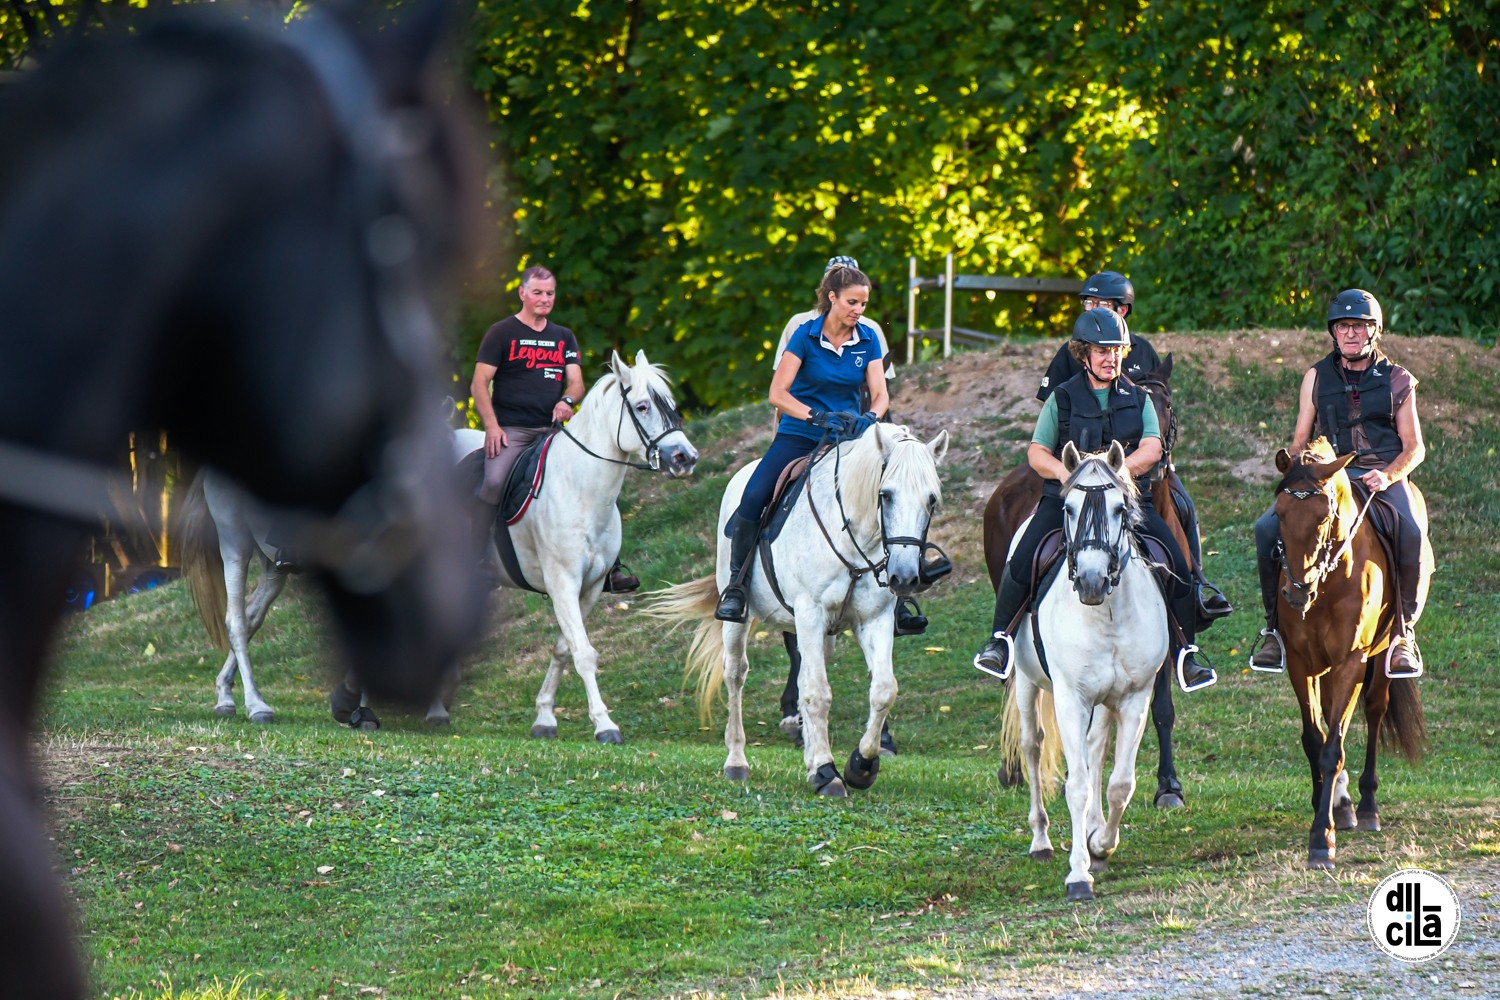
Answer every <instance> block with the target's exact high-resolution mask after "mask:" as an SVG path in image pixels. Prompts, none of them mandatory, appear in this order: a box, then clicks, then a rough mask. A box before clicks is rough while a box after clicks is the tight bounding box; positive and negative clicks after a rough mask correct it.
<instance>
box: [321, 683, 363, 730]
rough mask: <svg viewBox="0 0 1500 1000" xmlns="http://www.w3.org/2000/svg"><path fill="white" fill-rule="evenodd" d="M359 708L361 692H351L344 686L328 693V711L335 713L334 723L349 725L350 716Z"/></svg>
mask: <svg viewBox="0 0 1500 1000" xmlns="http://www.w3.org/2000/svg"><path fill="white" fill-rule="evenodd" d="M358 707H359V692H358V691H350V690H349V689H348V688H346V687H344V686H343V685H342V684H341V685H339V686H338V687H336V688H334V689H333V690H332V691H329V692H328V710H329V711H330V712H332V713H333V721H334V722H342V723H343V724H344V725H346V726H347V725H348V724H349V716H351V715H353V714H354V710H355V709H356V708H358Z"/></svg>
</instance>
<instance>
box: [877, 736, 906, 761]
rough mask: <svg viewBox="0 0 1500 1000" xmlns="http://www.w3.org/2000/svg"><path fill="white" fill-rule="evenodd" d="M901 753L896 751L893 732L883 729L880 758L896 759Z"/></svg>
mask: <svg viewBox="0 0 1500 1000" xmlns="http://www.w3.org/2000/svg"><path fill="white" fill-rule="evenodd" d="M900 753H901V751H900V750H897V749H896V738H895V737H894V736H892V735H891V731H890V730H889V729H882V730H881V731H880V756H882V757H895V756H898V755H899V754H900Z"/></svg>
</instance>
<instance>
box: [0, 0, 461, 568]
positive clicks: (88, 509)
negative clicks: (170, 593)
mask: <svg viewBox="0 0 1500 1000" xmlns="http://www.w3.org/2000/svg"><path fill="white" fill-rule="evenodd" d="M265 30H266V34H267V37H269V38H270V39H271V40H272V41H273V42H275V43H276V44H280V45H283V46H285V47H286V48H287V49H290V50H291V51H292V52H294V53H296V54H297V55H298V56H299V57H300V58H301V59H302V62H303V64H304V65H305V66H306V67H307V68H308V70H309V72H310V73H311V75H312V77H313V79H314V80H315V82H316V84H317V86H318V89H319V90H321V91H322V94H323V97H324V98H325V100H326V102H327V105H328V109H329V112H330V114H331V117H332V118H333V121H334V124H335V127H336V129H337V132H338V137H339V139H340V141H341V143H342V145H343V146H344V147H345V150H346V151H347V154H348V156H349V158H350V160H351V165H352V173H353V181H352V184H353V188H354V200H355V203H356V205H357V206H358V211H359V214H360V218H361V219H362V222H363V227H364V231H363V233H362V234H361V236H362V239H360V240H359V244H360V246H361V247H362V248H363V251H364V257H365V263H366V264H367V265H368V266H369V269H370V271H371V273H372V274H373V276H374V296H375V300H376V301H375V316H376V324H375V325H376V326H377V328H378V329H379V331H380V333H381V335H382V337H383V339H384V340H385V342H386V343H387V345H388V346H389V347H390V349H391V352H392V354H393V355H394V357H395V359H396V361H397V363H398V364H400V365H401V366H402V367H403V368H405V369H406V370H407V371H408V372H409V373H410V374H412V375H413V376H414V380H415V381H418V382H420V381H421V379H420V378H416V376H418V375H419V373H420V372H421V371H422V370H423V369H424V368H425V367H426V366H427V365H428V364H429V363H430V362H429V361H428V359H427V353H428V350H427V348H428V346H429V345H431V344H433V343H436V334H437V324H436V321H435V320H434V319H433V316H432V312H431V310H430V308H429V307H428V303H427V299H426V296H425V295H423V294H422V293H421V291H420V288H421V282H420V276H419V273H418V266H417V243H418V235H417V225H416V223H415V221H414V220H413V219H412V217H411V215H410V214H408V213H407V212H404V211H402V210H401V209H400V208H399V207H398V204H399V199H398V198H397V196H396V193H395V191H394V190H393V187H394V184H393V178H394V176H395V174H396V173H397V172H398V169H399V167H400V166H401V165H402V163H403V162H404V161H405V162H409V161H411V160H413V159H414V158H415V154H416V152H417V147H418V143H417V141H416V139H415V137H416V136H417V135H418V134H419V132H420V130H418V129H416V128H414V116H415V113H414V112H392V111H388V110H387V109H385V108H383V107H381V106H380V103H379V102H378V100H377V98H376V95H377V94H378V93H379V87H378V84H377V83H376V80H375V78H374V75H373V74H372V73H371V71H370V69H369V67H368V65H367V63H366V61H365V59H364V58H363V57H362V56H361V55H360V53H359V50H358V48H357V46H356V43H355V42H354V40H353V39H352V38H351V37H350V36H349V35H348V33H347V32H346V31H345V30H344V29H343V28H342V27H341V26H340V25H339V24H338V23H337V22H336V21H335V20H334V19H332V18H330V17H327V16H325V15H320V14H318V13H317V12H316V11H313V12H311V13H309V15H308V16H306V17H304V18H301V19H300V20H299V21H298V23H297V25H296V26H295V27H294V28H293V29H292V30H289V31H283V30H281V28H280V27H279V26H277V27H268V28H266V29H265ZM420 447H421V445H420V443H419V441H418V439H417V435H416V433H415V431H414V430H413V431H408V432H406V433H403V434H401V435H398V436H396V437H395V438H393V439H392V440H391V441H390V443H389V444H388V445H387V447H386V448H385V451H384V454H383V455H382V456H381V465H382V467H381V469H379V470H378V471H377V475H376V477H375V478H373V479H372V480H371V481H369V482H367V483H366V484H365V485H364V486H362V487H360V488H359V489H358V490H356V491H355V492H354V494H352V495H351V496H350V498H349V499H348V500H347V501H346V502H345V503H344V505H343V506H342V507H341V508H340V510H339V511H338V512H337V513H336V514H334V515H332V516H326V515H322V514H319V513H311V512H307V511H303V510H298V509H295V508H278V517H283V518H284V519H285V521H286V522H287V525H288V529H289V530H291V531H292V532H293V533H294V536H295V537H296V538H297V539H298V541H297V543H296V544H297V547H298V551H299V558H300V559H302V560H303V561H306V562H308V563H310V564H314V565H317V566H319V567H321V568H323V569H326V570H328V571H330V572H332V573H333V574H334V575H335V576H337V578H338V579H339V581H340V583H341V584H342V585H343V586H344V587H346V588H347V589H348V590H350V591H351V592H354V593H372V592H374V591H377V590H381V589H384V588H385V587H386V586H388V585H389V584H390V582H391V581H392V580H393V579H395V578H396V577H397V576H398V575H400V573H401V572H402V571H403V570H404V569H405V568H406V567H407V566H408V565H409V564H410V562H411V560H412V559H413V558H414V557H415V556H416V555H417V554H418V553H419V552H420V551H421V550H422V539H421V532H420V531H419V530H418V529H417V526H416V519H415V512H416V510H417V509H418V508H419V507H420V506H421V504H420V491H421V490H422V488H423V485H424V484H422V483H421V482H419V481H417V477H416V475H415V474H414V473H412V472H411V471H409V470H411V469H413V468H415V466H413V465H412V464H410V462H409V459H410V457H411V453H412V452H414V451H416V450H417V449H419V448H420ZM123 481H124V476H123V474H121V473H119V472H117V471H116V470H115V469H113V468H111V467H109V466H105V465H102V464H99V463H96V462H93V461H89V460H84V459H76V458H72V457H70V456H66V455H59V454H54V453H51V452H46V451H41V450H38V449H33V448H30V447H27V446H24V445H19V444H14V443H10V442H5V441H0V500H4V501H9V502H11V503H16V504H19V505H21V506H25V507H29V508H32V509H34V510H40V511H42V512H44V513H49V514H56V515H60V516H62V517H65V518H68V519H70V520H75V521H82V522H84V523H91V522H93V521H95V520H97V519H98V518H100V517H106V516H108V515H109V514H110V512H112V511H113V512H114V513H116V514H118V515H119V516H120V517H121V518H122V519H123V520H126V521H132V522H143V521H144V516H143V514H142V513H141V512H140V511H139V510H128V509H126V508H125V507H124V505H123V504H121V503H119V502H118V501H117V500H116V496H117V495H124V494H128V490H127V489H125V488H124V487H123V485H122V484H123Z"/></svg>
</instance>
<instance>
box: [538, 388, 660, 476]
mask: <svg viewBox="0 0 1500 1000" xmlns="http://www.w3.org/2000/svg"><path fill="white" fill-rule="evenodd" d="M615 378H616V385H618V386H619V389H620V416H619V419H618V420H617V421H616V422H615V447H617V448H619V449H620V450H621V451H622V452H624V453H625V454H627V455H628V454H630V451H629V450H628V449H627V448H626V447H625V444H624V442H622V441H621V440H620V434H621V433H622V432H623V431H624V430H625V415H626V414H627V413H628V414H629V415H630V422H631V424H632V425H634V427H635V433H636V436H637V437H638V438H640V441H641V447H643V448H644V449H645V450H646V461H645V463H644V464H643V463H641V462H631V461H629V460H625V459H619V458H610V457H609V456H608V455H601V454H599V453H598V452H596V451H594V450H593V449H592V448H590V447H589V446H588V445H586V444H584V443H583V442H582V441H580V440H578V437H577V436H576V435H575V434H574V433H573V432H572V431H570V430H568V428H567V425H566V424H564V425H563V426H562V428H561V429H562V432H563V434H565V435H566V436H567V438H568V440H569V441H572V442H573V443H574V444H576V445H577V446H578V447H580V448H582V449H583V451H584V454H586V455H591V456H593V457H594V458H597V459H598V460H599V461H601V462H610V463H612V464H614V465H624V466H628V467H629V468H632V469H640V470H641V471H643V472H660V471H661V442H662V439H663V438H666V437H668V436H670V435H672V434H675V433H677V432H678V431H680V430H682V417H681V415H679V414H678V412H677V408H676V407H675V406H673V405H672V403H671V402H670V401H669V400H668V399H667V398H666V397H664V396H663V395H662V394H661V393H659V392H657V391H656V390H655V389H647V390H646V394H647V396H648V398H649V399H650V400H651V405H652V406H653V407H654V408H655V410H656V412H657V415H658V416H660V417H661V421H662V426H663V430H662V432H661V433H660V434H657V435H656V436H655V437H652V436H651V433H650V431H648V430H646V425H645V424H643V423H641V418H640V415H639V414H637V413H636V412H635V407H634V406H632V405H631V404H630V394H629V391H628V390H627V389H626V388H625V381H624V380H623V379H621V378H620V377H619V376H618V375H616V376H615Z"/></svg>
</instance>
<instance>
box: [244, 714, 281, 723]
mask: <svg viewBox="0 0 1500 1000" xmlns="http://www.w3.org/2000/svg"><path fill="white" fill-rule="evenodd" d="M250 721H251V722H257V723H260V724H261V725H266V724H267V723H270V722H275V721H276V713H275V712H255V713H253V714H252V715H251V716H250Z"/></svg>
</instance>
